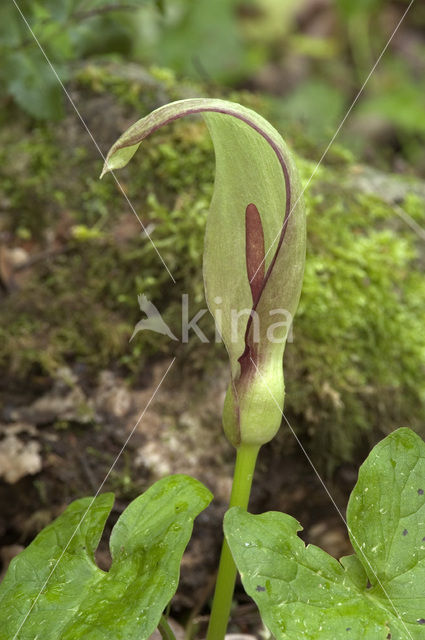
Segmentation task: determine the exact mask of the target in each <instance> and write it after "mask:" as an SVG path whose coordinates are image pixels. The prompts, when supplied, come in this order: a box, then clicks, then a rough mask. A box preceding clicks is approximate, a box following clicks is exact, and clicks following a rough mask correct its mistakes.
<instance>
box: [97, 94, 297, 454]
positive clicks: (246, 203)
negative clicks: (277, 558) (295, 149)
mask: <svg viewBox="0 0 425 640" xmlns="http://www.w3.org/2000/svg"><path fill="white" fill-rule="evenodd" d="M196 113H200V114H202V116H203V117H204V120H205V121H206V123H207V126H208V129H209V131H210V134H211V137H212V140H213V143H214V150H215V155H216V172H215V183H214V193H213V197H212V201H211V205H210V210H209V215H208V220H207V228H206V235H205V250H204V267H203V271H204V283H205V292H206V298H207V303H208V306H209V309H210V311H211V313H212V315H213V316H214V318H215V320H216V323H217V326H218V328H219V331H220V333H221V335H222V338H223V341H224V343H225V345H226V348H227V351H228V353H229V358H230V364H231V383H230V386H229V391H228V400H227V402H226V409H225V412H224V428H225V432H226V434H227V436H228V438H229V439H230V441H231V442H232V443H233V444H234V445H236V446H238V445H239V444H241V443H243V444H256V445H257V444H259V445H260V444H262V443H264V442H267V441H268V440H270V439H271V438H272V437H273V436H274V434H275V433H276V431H277V430H278V428H279V425H280V422H281V412H282V409H283V397H284V393H283V389H284V387H283V375H282V374H281V372H280V373H277V372H278V370H279V369H280V370H281V369H282V358H283V351H284V348H285V342H286V338H287V334H288V330H289V326H290V319H292V318H293V316H294V314H295V311H296V308H297V305H298V300H299V296H300V291H301V284H302V277H303V271H304V262H305V212H304V204H303V200H302V197H301V196H302V194H301V187H300V181H299V177H298V172H297V169H296V167H295V163H294V161H293V158H292V156H291V154H290V152H289V150H288V148H287V147H286V145H285V143H284V141H283V140H282V138H281V136H280V135H279V133H278V132H277V131H276V130H275V129H274V128H273V127H272V126H271V125H270V123H269V122H267V121H266V120H265V119H264V118H262V117H261V116H259V115H258V114H257V113H255V112H254V111H252V110H250V109H247V108H245V107H243V106H241V105H239V104H235V103H232V102H227V101H225V100H213V99H202V98H194V99H189V100H181V101H178V102H174V103H171V104H168V105H165V106H164V107H160V108H159V109H157V110H156V111H154V112H152V113H151V114H149V115H148V116H146V117H145V118H142V119H141V120H139V121H138V122H136V123H135V124H134V125H133V126H132V127H130V128H129V129H128V130H127V131H126V132H125V133H124V134H123V135H122V136H121V137H120V138H119V140H118V141H117V142H116V143H115V144H114V145H113V146H112V148H111V149H110V151H109V153H108V156H107V159H106V162H105V167H104V170H103V173H102V175H103V174H104V173H106V172H107V171H108V170H113V169H118V168H120V167H123V166H125V165H126V164H127V163H128V161H129V160H130V159H131V157H132V156H133V155H134V153H135V152H136V150H137V148H138V147H139V145H140V143H141V142H142V140H144V138H146V137H147V136H148V135H150V134H151V133H153V132H154V131H155V130H156V129H158V128H159V127H161V126H163V125H165V124H168V123H169V122H172V121H173V120H176V119H178V118H181V117H182V116H185V115H192V114H196ZM249 207H251V209H249ZM249 211H251V213H253V214H254V217H255V215H258V220H256V221H253V218H252V220H251V222H252V228H251V229H250V233H248V231H247V230H248V223H247V215H248V212H249ZM260 236H261V242H260V241H259V237H260ZM261 256H262V257H261ZM255 260H257V262H255ZM253 261H254V262H253ZM248 274H250V276H248ZM250 315H251V319H250ZM264 394H267V395H268V396H270V395H272V396H273V397H274V399H272V398H269V399H268V400H267V401H265V400H264ZM248 408H249V409H248ZM248 411H250V412H251V414H250V415H248ZM257 418H259V421H257V422H255V424H254V419H255V420H257Z"/></svg>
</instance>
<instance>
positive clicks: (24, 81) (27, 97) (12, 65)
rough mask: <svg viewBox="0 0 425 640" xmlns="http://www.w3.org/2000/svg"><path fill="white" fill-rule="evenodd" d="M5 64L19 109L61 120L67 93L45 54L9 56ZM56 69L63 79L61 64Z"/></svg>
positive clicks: (36, 52)
mask: <svg viewBox="0 0 425 640" xmlns="http://www.w3.org/2000/svg"><path fill="white" fill-rule="evenodd" d="M3 62H4V69H3V74H4V77H5V83H6V87H7V91H8V93H9V94H10V95H11V96H13V97H14V99H15V100H16V102H17V103H18V104H19V106H20V107H21V108H22V109H24V110H25V111H27V112H28V113H30V114H31V115H32V116H35V117H36V118H43V119H51V120H58V119H59V118H60V116H61V115H62V112H63V104H62V99H63V95H62V94H63V91H62V88H61V86H60V84H59V82H58V80H57V78H56V77H55V75H54V74H53V72H52V70H51V69H50V67H49V65H48V64H47V62H46V60H45V58H44V56H43V54H42V53H41V51H39V50H36V49H34V50H32V51H31V55H28V54H27V53H24V52H21V51H16V52H11V53H7V54H5V58H4V61H3ZM56 69H57V71H58V72H59V74H60V75H62V76H63V74H62V69H61V68H59V67H58V65H56Z"/></svg>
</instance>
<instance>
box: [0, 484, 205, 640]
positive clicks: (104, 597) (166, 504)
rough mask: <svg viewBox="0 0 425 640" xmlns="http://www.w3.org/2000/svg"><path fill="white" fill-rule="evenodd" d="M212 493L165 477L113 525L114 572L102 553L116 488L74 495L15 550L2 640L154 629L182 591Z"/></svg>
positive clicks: (122, 639)
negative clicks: (197, 523)
mask: <svg viewBox="0 0 425 640" xmlns="http://www.w3.org/2000/svg"><path fill="white" fill-rule="evenodd" d="M211 498H212V496H211V494H210V492H209V491H208V490H207V489H206V488H205V487H204V486H203V485H202V484H201V483H200V482H198V481H197V480H194V479H193V478H189V477H188V476H184V475H176V476H171V477H168V478H164V479H162V480H159V481H158V482H157V483H155V484H154V485H153V486H152V487H151V488H150V489H148V490H147V491H146V492H145V493H144V494H143V495H142V496H140V497H138V498H136V499H135V500H134V501H133V502H132V503H131V504H130V505H129V506H128V507H127V509H126V510H125V511H124V513H123V514H122V515H121V516H120V518H119V519H118V522H117V523H116V525H115V527H114V528H113V530H112V533H111V538H110V550H111V556H112V566H111V568H110V570H109V571H108V572H104V571H101V569H99V568H98V567H97V565H96V563H95V558H94V553H95V550H96V547H97V545H98V544H99V540H100V537H101V535H102V530H103V528H104V526H105V522H106V519H107V517H108V515H109V513H110V511H111V509H112V506H113V502H114V496H113V494H111V493H105V494H103V495H99V496H98V497H96V498H94V499H93V498H82V499H81V500H76V501H75V502H73V503H72V504H71V505H70V506H69V507H68V508H67V509H66V511H65V512H64V513H63V514H62V515H61V516H59V518H57V519H56V520H55V521H54V522H53V523H52V524H51V525H49V526H48V527H46V528H45V529H43V531H42V532H41V533H40V534H39V535H38V536H37V537H36V539H35V540H34V541H33V542H32V543H31V544H30V545H29V547H27V549H25V551H23V552H22V553H20V554H19V555H18V556H17V557H16V558H14V559H13V560H12V562H11V564H10V567H9V570H8V572H7V575H6V577H5V578H4V580H3V582H2V584H1V586H0V640H12V638H14V637H15V636H16V638H17V640H35V638H40V639H41V638H42V639H43V640H83V639H84V640H144V639H145V638H148V637H149V636H150V635H151V634H152V633H153V632H154V630H155V629H156V627H157V625H158V622H159V620H160V617H161V614H162V612H163V610H164V609H165V607H166V606H167V604H168V602H169V601H170V599H171V598H172V596H173V595H174V593H175V591H176V588H177V583H178V577H179V567H180V562H181V558H182V555H183V552H184V550H185V548H186V545H187V543H188V541H189V538H190V536H191V533H192V526H193V520H194V518H195V517H196V516H197V515H198V514H199V513H200V511H202V510H203V509H205V508H206V507H207V506H208V504H209V502H210V500H211ZM53 569H54V571H53ZM28 614H29V615H28ZM26 616H27V617H26ZM18 632H19V633H18Z"/></svg>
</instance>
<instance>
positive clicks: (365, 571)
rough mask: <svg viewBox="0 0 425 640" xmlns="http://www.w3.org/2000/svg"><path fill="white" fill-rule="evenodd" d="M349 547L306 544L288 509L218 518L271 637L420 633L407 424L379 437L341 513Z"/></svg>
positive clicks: (417, 472)
mask: <svg viewBox="0 0 425 640" xmlns="http://www.w3.org/2000/svg"><path fill="white" fill-rule="evenodd" d="M347 520H348V526H349V530H350V537H351V540H352V542H353V546H354V548H355V550H356V555H352V556H349V557H346V558H342V559H341V561H340V562H338V561H337V560H335V559H334V558H332V557H331V556H329V555H328V554H327V553H325V552H324V551H323V550H322V549H319V548H318V547H316V546H314V545H309V546H307V547H306V546H305V545H304V543H303V542H302V540H301V539H300V538H299V537H298V535H297V531H299V530H300V529H301V527H300V525H299V524H298V522H297V521H296V520H294V518H292V517H291V516H289V515H286V514H282V513H275V512H270V513H265V514H262V515H251V514H248V513H246V512H244V511H243V510H242V509H239V508H234V509H231V510H230V511H229V512H228V513H227V514H226V516H225V521H224V528H225V534H226V537H227V541H228V543H229V545H230V548H231V551H232V554H233V556H234V559H235V562H236V565H237V567H238V569H239V571H240V572H241V577H242V582H243V584H244V587H245V589H246V591H247V593H248V594H249V595H250V596H251V597H252V598H253V599H254V600H255V602H256V603H257V605H258V607H259V609H260V613H261V616H262V618H263V621H264V622H265V624H266V625H267V626H268V627H269V629H270V631H271V632H272V634H273V635H274V636H275V637H276V638H277V639H280V638H282V639H285V640H289V639H291V640H293V639H294V638H297V639H303V638H306V639H307V638H308V639H315V640H316V639H317V640H334V639H336V638H338V640H339V639H340V638H347V640H350V639H352V640H358V639H359V638H362V639H365V640H381V639H382V640H384V639H387V638H391V639H392V640H420V639H423V638H424V637H425V592H424V584H425V544H424V540H425V538H424V536H425V443H424V442H423V441H422V440H421V438H419V437H418V436H417V435H415V434H414V433H413V432H412V431H410V430H409V429H399V430H397V431H395V432H394V433H392V434H391V435H389V436H388V437H387V438H385V439H384V440H383V441H382V442H380V443H379V444H378V445H377V446H376V447H375V448H374V449H373V450H372V452H371V453H370V455H369V457H368V458H367V460H366V461H365V463H364V464H363V465H362V467H361V469H360V472H359V480H358V482H357V485H356V487H355V489H354V490H353V493H352V496H351V498H350V503H349V507H348V513H347Z"/></svg>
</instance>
